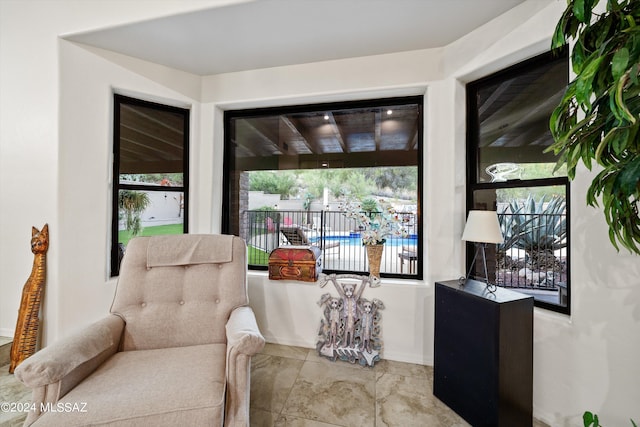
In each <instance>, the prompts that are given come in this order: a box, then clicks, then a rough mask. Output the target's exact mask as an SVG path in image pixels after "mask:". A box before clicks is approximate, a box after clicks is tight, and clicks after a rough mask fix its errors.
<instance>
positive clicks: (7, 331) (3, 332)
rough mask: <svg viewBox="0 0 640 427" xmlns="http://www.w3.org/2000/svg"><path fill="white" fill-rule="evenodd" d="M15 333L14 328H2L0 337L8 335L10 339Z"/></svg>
mask: <svg viewBox="0 0 640 427" xmlns="http://www.w3.org/2000/svg"><path fill="white" fill-rule="evenodd" d="M14 334H15V330H14V329H8V328H0V337H7V338H10V339H13V335H14Z"/></svg>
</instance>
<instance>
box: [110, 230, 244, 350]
mask: <svg viewBox="0 0 640 427" xmlns="http://www.w3.org/2000/svg"><path fill="white" fill-rule="evenodd" d="M246 252H247V249H246V245H245V243H244V240H242V239H241V238H239V237H236V236H228V235H198V234H181V235H170V236H154V237H137V238H135V239H132V240H131V241H130V242H129V244H128V246H127V250H126V254H125V256H124V258H123V261H122V266H121V268H120V278H119V280H118V286H117V289H116V293H115V297H114V300H113V304H112V306H111V313H112V314H115V315H117V316H120V317H121V318H122V319H123V320H124V321H125V322H126V325H125V329H124V336H123V340H122V346H121V350H124V351H127V350H146V349H154V348H166V347H183V346H190V345H198V344H211V343H224V342H225V340H226V337H225V324H226V323H227V320H228V318H229V315H230V313H231V310H232V309H234V308H235V307H238V306H242V305H247V304H248V297H247V280H246V270H247V267H246Z"/></svg>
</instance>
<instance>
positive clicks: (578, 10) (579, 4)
mask: <svg viewBox="0 0 640 427" xmlns="http://www.w3.org/2000/svg"><path fill="white" fill-rule="evenodd" d="M584 6H585V3H584V0H575V1H574V2H573V14H574V15H575V17H576V18H577V19H578V21H580V22H583V23H586V22H587V21H586V11H585V7H584Z"/></svg>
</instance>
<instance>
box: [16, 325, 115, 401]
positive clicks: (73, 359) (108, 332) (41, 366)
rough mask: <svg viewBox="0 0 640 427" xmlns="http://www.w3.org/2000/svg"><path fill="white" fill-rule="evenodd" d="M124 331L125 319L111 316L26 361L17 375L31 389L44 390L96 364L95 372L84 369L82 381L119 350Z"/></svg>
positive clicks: (17, 370)
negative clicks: (87, 366) (40, 388)
mask: <svg viewBox="0 0 640 427" xmlns="http://www.w3.org/2000/svg"><path fill="white" fill-rule="evenodd" d="M123 329H124V320H122V319H121V318H120V317H118V316H115V315H110V316H108V317H106V318H104V319H102V320H99V321H98V322H96V323H93V324H91V325H89V326H87V327H86V328H84V329H83V330H81V331H79V332H77V333H75V334H73V335H71V336H69V337H66V338H64V339H62V340H59V341H57V342H56V343H54V344H52V345H50V346H48V347H45V348H43V349H42V350H40V351H38V352H37V353H35V354H34V355H32V356H31V357H29V358H28V359H25V360H24V361H23V362H22V363H21V364H20V365H19V366H18V367H17V368H16V370H15V376H16V378H18V380H20V381H22V382H23V383H24V384H25V385H26V386H27V387H29V388H36V387H42V386H46V385H49V384H55V383H57V382H59V381H62V380H63V379H64V378H65V377H67V376H69V375H70V374H72V373H74V371H76V370H77V369H78V368H82V367H84V366H86V365H87V364H89V365H91V364H92V363H91V362H96V363H95V366H91V369H89V370H86V369H84V370H86V371H87V372H85V373H84V375H82V376H81V377H79V378H77V381H76V382H79V381H80V380H82V378H84V377H85V376H86V375H88V374H89V373H91V372H92V371H93V370H94V369H95V368H96V367H97V366H98V365H100V364H101V363H102V362H103V361H104V360H106V359H107V358H108V357H109V356H111V355H112V354H114V353H115V352H116V351H117V350H118V346H119V344H120V337H121V335H122V331H123ZM70 388H73V385H71V386H70V387H68V389H70ZM62 395H64V393H63V394H61V396H62Z"/></svg>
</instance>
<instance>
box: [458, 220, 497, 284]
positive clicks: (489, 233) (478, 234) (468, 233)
mask: <svg viewBox="0 0 640 427" xmlns="http://www.w3.org/2000/svg"><path fill="white" fill-rule="evenodd" d="M462 240H464V241H467V242H473V243H475V244H476V253H475V255H474V256H473V261H471V267H469V272H468V273H467V275H466V277H463V278H461V281H460V282H461V284H464V283H466V281H467V280H468V279H469V278H470V277H471V271H473V266H474V265H475V263H476V259H477V258H478V253H480V252H481V253H482V265H483V267H484V282H485V283H486V286H487V290H488V291H489V292H492V293H493V292H495V290H496V285H495V284H489V274H488V272H487V257H486V254H485V249H486V247H487V244H488V243H493V244H498V243H503V242H504V238H503V237H502V232H501V231H500V222H499V221H498V214H497V212H495V211H469V216H468V217H467V223H466V225H465V226H464V232H463V233H462ZM476 279H477V277H476Z"/></svg>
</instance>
